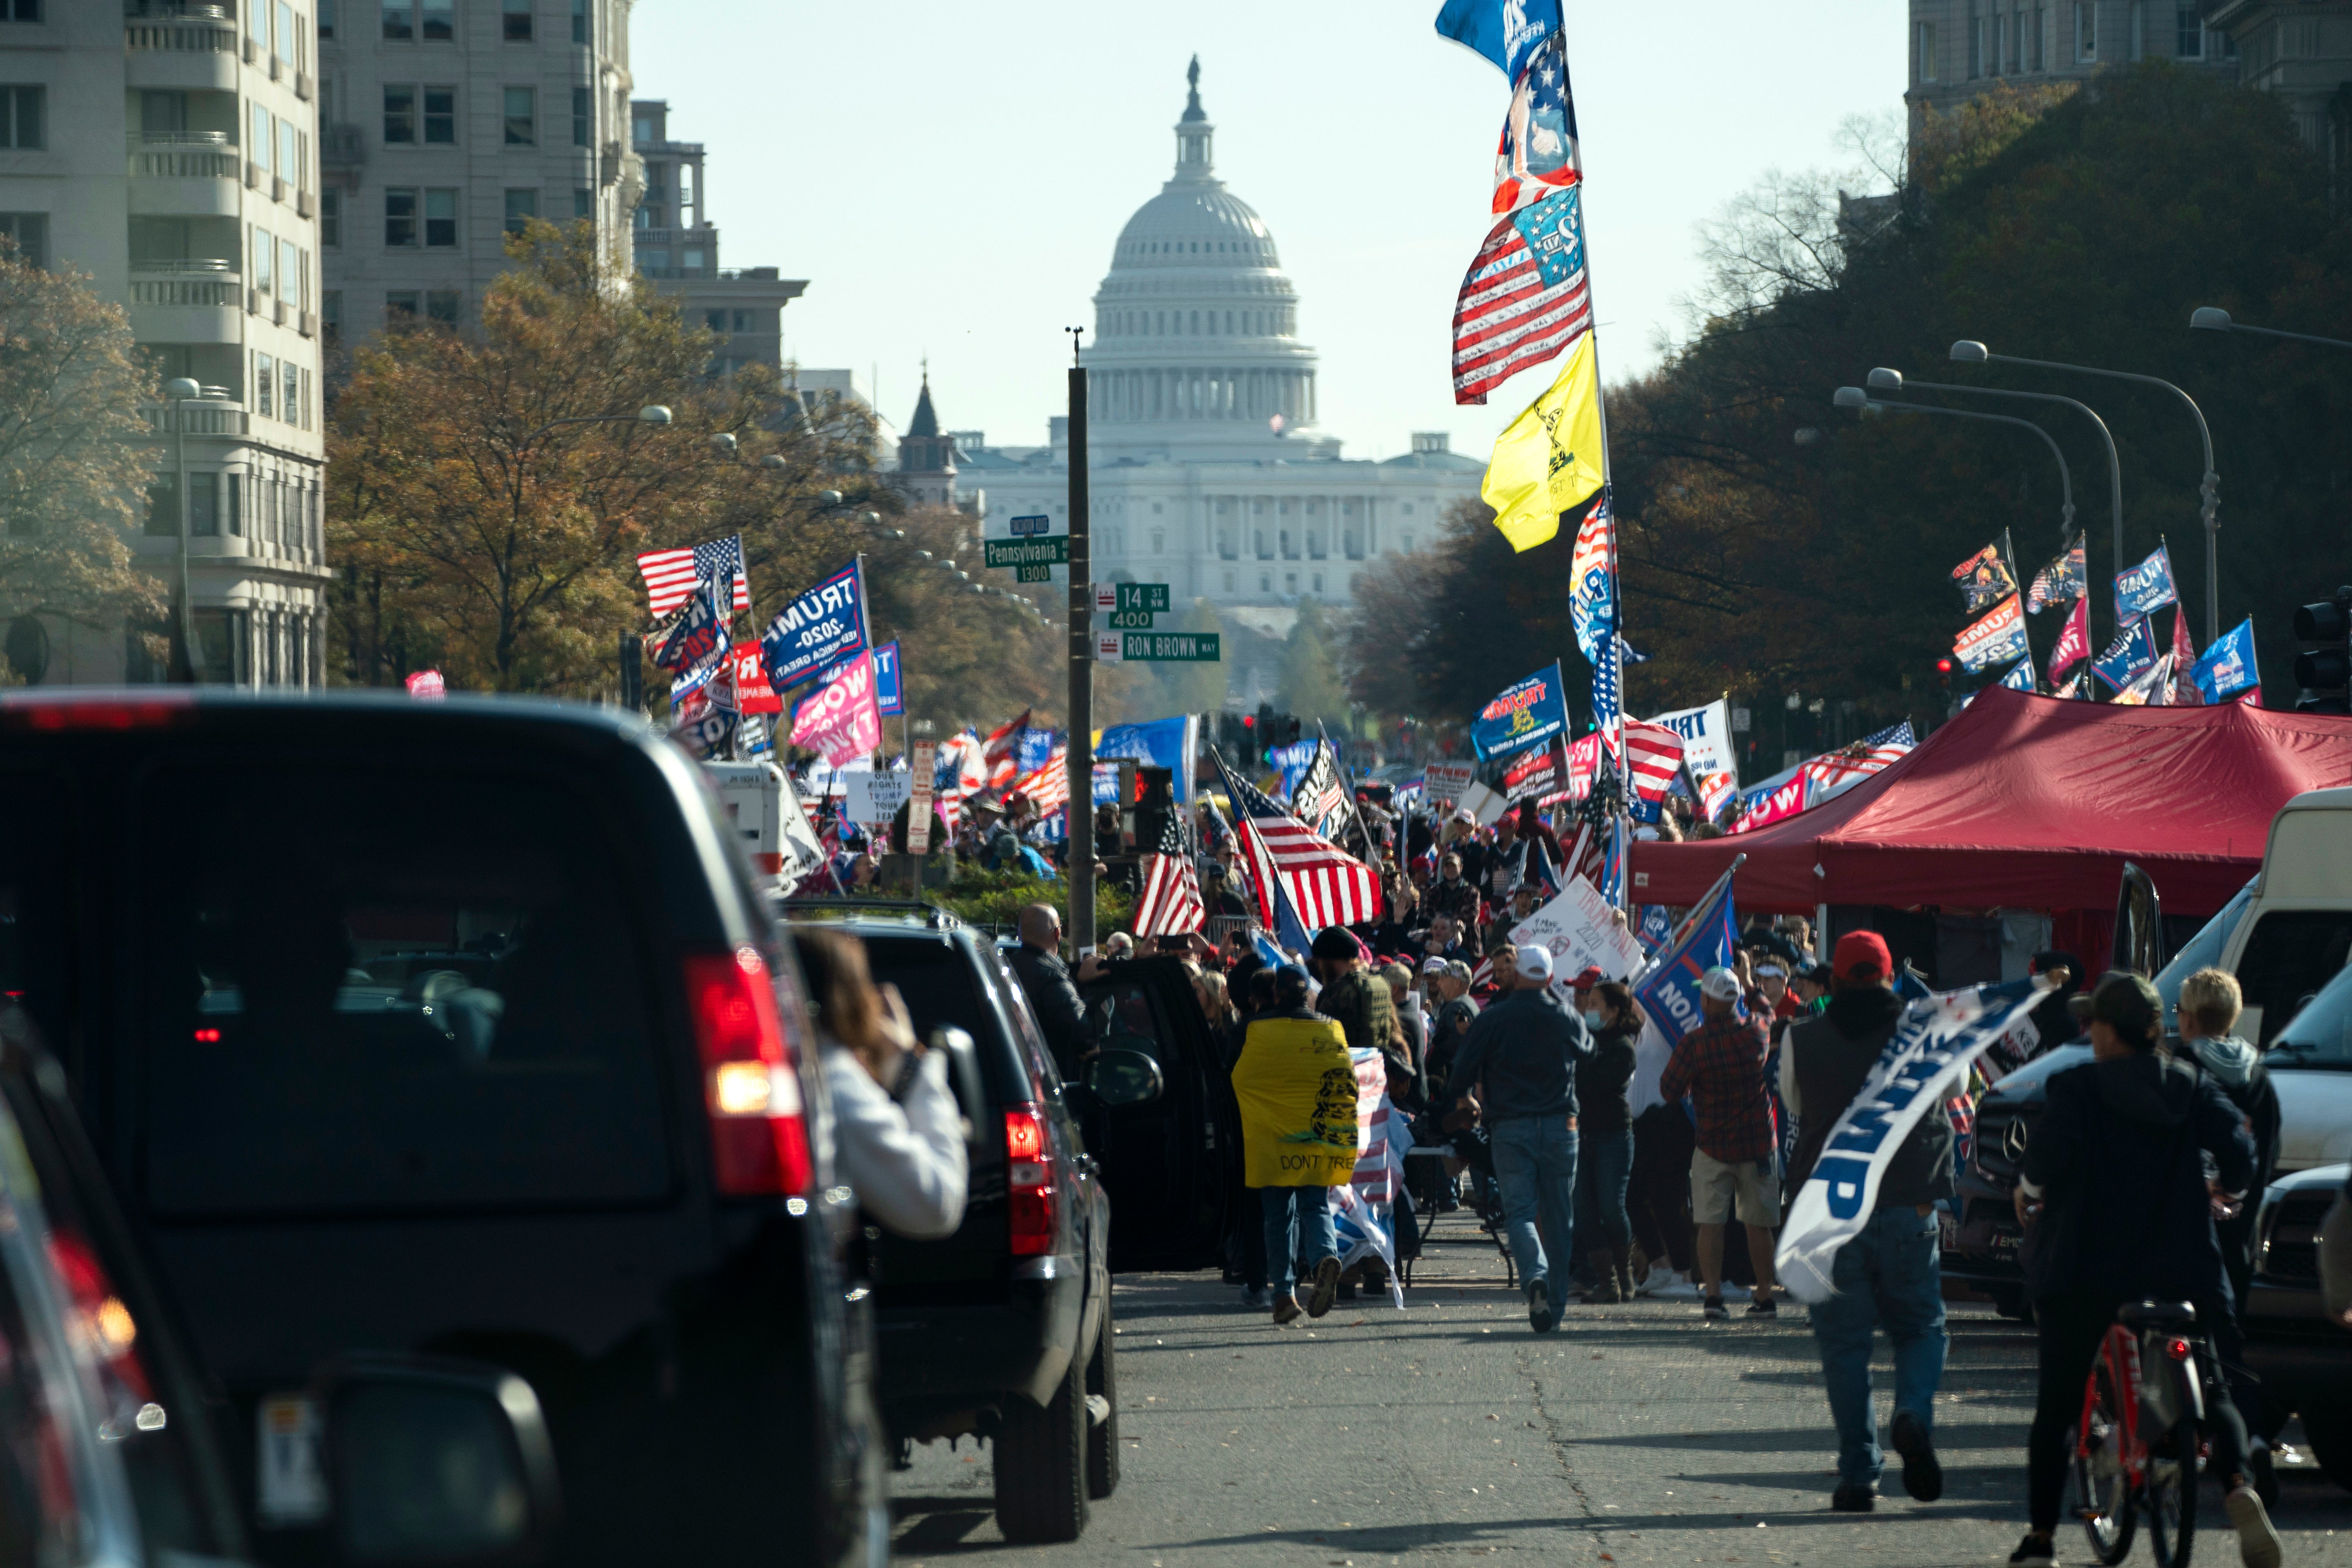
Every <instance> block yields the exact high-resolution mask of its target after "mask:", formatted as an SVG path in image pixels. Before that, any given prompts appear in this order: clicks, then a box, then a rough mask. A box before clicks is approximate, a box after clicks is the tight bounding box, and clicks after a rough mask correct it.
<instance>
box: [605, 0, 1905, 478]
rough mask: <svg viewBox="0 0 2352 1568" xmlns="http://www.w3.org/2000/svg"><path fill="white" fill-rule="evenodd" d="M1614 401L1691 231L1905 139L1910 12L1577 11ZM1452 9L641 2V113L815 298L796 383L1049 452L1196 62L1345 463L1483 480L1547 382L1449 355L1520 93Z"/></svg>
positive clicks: (721, 206) (803, 326) (1678, 323)
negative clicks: (1871, 144) (1401, 463)
mask: <svg viewBox="0 0 2352 1568" xmlns="http://www.w3.org/2000/svg"><path fill="white" fill-rule="evenodd" d="M1568 9H1569V16H1570V22H1569V39H1568V43H1569V63H1570V71H1571V72H1572V74H1573V77H1574V80H1575V88H1576V101H1577V119H1578V124H1579V130H1580V134H1581V139H1582V145H1583V153H1584V169H1585V176H1586V179H1587V182H1588V185H1587V190H1588V195H1587V197H1586V214H1587V219H1586V223H1587V239H1588V243H1589V245H1590V247H1591V268H1592V285H1593V300H1594V308H1595V312H1596V315H1597V317H1598V319H1599V321H1600V322H1601V353H1602V361H1601V363H1602V366H1603V373H1604V374H1605V375H1606V376H1607V377H1608V378H1609V379H1611V380H1612V381H1613V380H1616V379H1619V378H1621V377H1622V376H1624V375H1626V374H1630V373H1632V372H1634V371H1638V370H1641V369H1644V368H1647V367H1648V366H1650V365H1652V364H1654V363H1656V359H1657V351H1656V349H1655V347H1654V341H1655V340H1656V338H1657V337H1658V335H1659V334H1660V333H1661V332H1662V331H1663V332H1666V333H1669V334H1673V335H1676V336H1679V335H1680V334H1681V333H1682V331H1683V330H1684V321H1683V317H1682V314H1681V312H1680V311H1679V310H1677V309H1676V306H1675V300H1676V299H1677V297H1679V296H1682V295H1685V294H1687V293H1689V292H1690V291H1691V290H1692V289H1694V287H1695V286H1696V283H1697V281H1698V264H1697V260H1696V248H1697V247H1696V239H1695V237H1694V235H1693V226H1694V225H1695V224H1696V223H1697V222H1698V221H1699V220H1701V219H1702V218H1705V217H1706V216H1710V215H1712V214H1713V213H1715V212H1716V211H1717V209H1718V208H1719V207H1720V206H1721V205H1723V203H1724V202H1725V201H1726V200H1727V198H1728V197H1730V196H1731V195H1734V194H1735V193H1737V192H1738V191H1739V190H1741V189H1743V188H1745V187H1746V186H1748V184H1751V183H1752V182H1753V181H1754V180H1755V179H1756V178H1757V177H1758V176H1759V174H1762V173H1764V172H1765V171H1766V170H1767V169H1769V168H1772V167H1775V166H1778V167H1780V168H1782V169H1786V170H1790V171H1795V170H1799V169H1804V168H1809V167H1824V168H1841V167H1843V166H1845V165H1846V164H1847V163H1849V162H1850V160H1849V158H1848V157H1847V156H1846V155H1845V154H1844V153H1841V152H1840V151H1839V150H1838V149H1837V147H1836V146H1835V144H1834V142H1833V138H1834V135H1835V132H1836V131H1837V127H1838V125H1839V123H1840V122H1841V121H1843V120H1844V119H1845V118H1846V117H1847V116H1849V115H1852V114H1858V113H1859V114H1884V113H1886V112H1888V111H1890V110H1899V109H1900V107H1901V99H1902V91H1903V85H1904V72H1905V52H1904V26H1905V22H1904V7H1903V6H1902V5H1898V4H1896V3H1895V0H1826V3H1825V4H1820V5H1811V6H1801V7H1797V8H1795V9H1790V8H1788V7H1772V6H1759V5H1755V4H1754V3H1753V0H1676V3H1675V4H1672V5H1660V4H1655V3H1652V4H1646V5H1597V4H1589V3H1587V0H1569V6H1568ZM1436 12H1437V0H1364V3H1360V4H1356V5H1347V6H1339V5H1328V4H1326V5H1316V6H1309V5H1299V4H1295V3H1286V0H1271V3H1269V0H1255V3H1251V0H1190V3H1188V4H1177V5H1134V4H1105V3H1103V0H1092V3H1090V4H1078V3H1076V0H997V3H995V4H973V3H971V0H961V3H958V4H946V3H944V0H891V3H880V0H869V3H866V4H844V3H841V0H788V3H785V4H778V3H777V0H637V5H636V9H635V25H634V26H633V28H632V30H631V40H630V47H631V53H632V60H631V68H632V71H633V73H634V75H635V80H636V86H635V92H636V96H638V97H640V98H666V99H667V100H669V103H670V119H669V124H670V134H671V135H672V136H673V137H675V138H677V139H678V140H680V141H689V142H704V143H706V144H707V145H708V146H709V149H710V159H709V186H710V192H711V196H712V200H711V205H710V212H711V215H712V217H713V219H714V221H715V222H717V223H718V225H719V229H720V259H721V261H722V262H723V263H724V264H725V265H727V266H730V267H747V266H765V265H769V264H773V265H776V266H778V267H781V268H782V269H783V275H784V276H785V277H787V278H804V279H808V285H809V286H808V292H807V293H806V294H805V295H803V297H802V298H801V299H799V300H796V301H794V302H793V304H791V305H790V306H788V307H786V309H785V310H784V352H785V353H786V355H787V356H789V357H793V358H797V359H798V360H799V361H800V362H801V363H803V364H807V365H825V366H837V365H849V366H852V367H854V368H855V369H856V371H857V373H858V374H859V376H860V378H861V379H863V378H865V377H866V376H867V375H869V374H872V373H873V371H874V370H875V368H876V367H877V366H878V369H879V375H880V395H881V403H882V407H883V412H884V413H885V414H886V415H887V416H889V417H890V418H891V419H893V420H894V421H896V422H898V423H899V424H901V425H903V424H904V423H905V422H906V419H907V416H908V413H909V411H910V410H911V409H912V407H913V405H914V396H915V388H916V380H917V374H918V364H919V361H920V359H921V358H922V356H923V355H925V354H926V353H928V354H929V356H930V366H931V381H932V395H933V397H934V399H935V400H936V401H937V404H938V406H939V409H940V417H941V419H942V420H943V421H945V423H946V424H947V425H948V426H950V427H951V428H957V429H981V430H984V431H986V432H987V434H988V437H989V439H990V440H991V441H992V442H993V443H1000V444H1011V445H1032V444H1034V443H1037V442H1039V441H1042V440H1043V439H1045V419H1046V416H1048V415H1049V414H1052V413H1055V412H1058V411H1059V409H1060V407H1061V401H1062V397H1063V376H1062V367H1063V366H1065V365H1066V364H1067V363H1068V360H1069V340H1068V338H1067V337H1066V336H1065V335H1064V334H1063V332H1062V329H1063V328H1064V327H1066V326H1076V325H1078V324H1081V323H1086V324H1087V325H1089V327H1090V326H1091V323H1092V321H1093V310H1092V305H1091V300H1092V299H1093V295H1094V290H1095V289H1096V287H1097V284H1098V283H1099V282H1100V281H1101V279H1102V275H1103V273H1104V272H1105V271H1106V270H1108V268H1109V265H1110V253H1111V246H1112V242H1113V241H1114V240H1115V239H1116V238H1117V237H1118V231H1119V229H1120V227H1121V226H1123V225H1124V224H1125V223H1126V221H1127V219H1128V216H1129V215H1130V214H1131V213H1132V212H1133V211H1134V210H1135V209H1136V208H1137V207H1138V206H1139V205H1142V204H1143V203H1144V202H1145V201H1146V200H1148V199H1150V197H1151V196H1152V195H1155V194H1157V192H1158V191H1159V189H1160V184H1161V183H1162V182H1164V181H1165V180H1166V179H1167V178H1168V174H1169V172H1170V170H1171V167H1172V166H1173V164H1174V162H1175V138H1174V135H1173V134H1172V132H1171V128H1172V127H1173V125H1174V124H1175V121H1176V117H1177V115H1178V114H1179V113H1181V111H1182V110H1183V107H1184V74H1183V73H1184V65H1185V62H1186V60H1187V59H1188V58H1191V56H1192V55H1193V54H1194V53H1196V52H1197V53H1198V54H1199V55H1200V57H1201V96H1202V103H1203V105H1204V106H1205V107H1206V109H1207V110H1208V112H1209V118H1210V120H1211V121H1213V123H1214V124H1215V126H1216V132H1217V134H1216V146H1215V157H1216V167H1217V174H1218V175H1219V176H1220V177H1221V178H1222V179H1223V180H1224V182H1225V184H1226V185H1227V187H1228V188H1229V189H1230V190H1232V191H1233V192H1234V195H1238V196H1240V197H1241V198H1242V199H1243V200H1244V201H1246V202H1248V203H1250V204H1251V205H1253V206H1254V207H1255V208H1256V209H1257V212H1258V215H1259V216H1261V217H1263V218H1264V219H1265V222H1266V225H1267V226H1268V227H1269V228H1270V229H1271V230H1272V231H1273V233H1274V237H1275V240H1276V245H1277V246H1278V247H1279V249H1280V252H1281V258H1282V265H1283V268H1284V270H1285V271H1286V272H1287V273H1288V274H1289V276H1290V278H1291V279H1292V281H1293V283H1294V284H1296V286H1297V289H1298V292H1299V296H1300V307H1299V331H1300V335H1301V337H1303V338H1304V339H1305V340H1306V341H1307V342H1309V343H1311V344H1313V345H1314V346H1315V347H1316V349H1318V351H1319V352H1320V353H1321V355H1322V364H1321V374H1320V380H1319V383H1318V385H1319V396H1320V407H1321V428H1322V429H1323V430H1324V431H1325V432H1327V433H1329V434H1332V435H1337V436H1339V437H1343V438H1344V439H1345V440H1346V441H1347V443H1348V446H1347V455H1348V456H1350V457H1376V456H1378V457H1387V456H1393V455H1395V454H1396V453H1397V452H1399V451H1402V450H1403V449H1404V447H1405V445H1406V439H1407V436H1408V434H1409V433H1410V432H1412V431H1414V430H1444V431H1449V432H1451V434H1452V436H1453V437H1454V448H1455V449H1456V450H1457V451H1467V452H1472V453H1475V454H1476V455H1478V456H1480V457H1482V458H1483V457H1484V456H1485V454H1486V450H1487V448H1488V447H1489V446H1490V445H1491V444H1492V442H1493V438H1494V436H1495V433H1496V431H1498V430H1499V429H1500V428H1501V427H1502V426H1503V425H1504V424H1506V423H1507V422H1508V421H1509V419H1510V418H1511V417H1512V416H1514V415H1515V414H1517V412H1518V410H1519V409H1520V408H1522V407H1523V406H1525V405H1526V404H1527V403H1528V402H1529V401H1530V400H1532V399H1533V398H1534V397H1535V395H1537V393H1538V392H1540V391H1541V390H1543V388H1544V386H1545V385H1547V384H1549V372H1546V371H1531V372H1526V373H1522V374H1521V375H1520V376H1519V377H1518V378H1517V380H1515V381H1513V382H1510V383H1508V384H1506V385H1504V386H1503V387H1502V388H1500V389H1499V390H1498V391H1496V393H1495V394H1493V398H1494V401H1493V402H1492V403H1491V404H1490V405H1487V406H1486V407H1483V408H1479V407H1473V408H1456V407H1455V406H1454V403H1453V400H1452V394H1451V389H1450V386H1449V384H1448V379H1447V362H1448V353H1449V350H1448V341H1447V334H1448V330H1449V326H1450V323H1451V321H1452V317H1453V308H1454V292H1455V290H1456V289H1458V288H1459V286H1460V284H1461V279H1462V273H1463V271H1464V269H1465V267H1466V266H1467V265H1468V263H1469V260H1470V258H1471V256H1472V254H1473V253H1474V252H1475V250H1476V249H1477V247H1478V244H1479V241H1480V240H1481V239H1482V238H1483V237H1485V235H1486V228H1487V226H1488V223H1489V219H1488V218H1487V216H1486V202H1487V197H1488V193H1489V189H1490V187H1491V184H1492V180H1493V170H1494V152H1495V143H1496V136H1497V134H1498V132H1499V131H1500V129H1501V125H1502V119H1503V112H1504V109H1505V107H1506V100H1507V91H1506V89H1505V85H1504V82H1503V79H1502V75H1501V73H1500V72H1498V71H1496V69H1495V68H1493V67H1492V66H1490V65H1488V64H1487V63H1486V61H1484V60H1482V59H1480V58H1477V57H1475V56H1474V55H1472V54H1470V53H1469V52H1468V51H1466V50H1465V49H1463V48H1461V47H1458V46H1456V45H1454V44H1452V43H1449V42H1447V41H1446V40H1444V39H1442V38H1440V37H1437V35H1436V33H1435V31H1434V30H1433V28H1432V26H1431V21H1432V18H1433V17H1434V16H1435V15H1436Z"/></svg>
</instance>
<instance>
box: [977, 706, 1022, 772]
mask: <svg viewBox="0 0 2352 1568" xmlns="http://www.w3.org/2000/svg"><path fill="white" fill-rule="evenodd" d="M1029 712H1030V710H1028V709H1026V708H1024V709H1023V710H1021V717H1019V718H1018V719H1015V720H1013V721H1012V722H1011V723H1009V724H1004V725H1001V726H999V727H998V728H996V729H994V730H991V731H989V732H988V740H987V742H985V743H984V744H983V745H982V747H981V756H982V760H983V761H984V762H985V763H986V764H987V767H988V782H989V784H991V785H992V786H994V785H998V784H1011V783H1012V782H1013V776H1014V775H1015V774H1017V773H1020V771H1021V737H1022V732H1023V731H1025V730H1027V729H1028V728H1029Z"/></svg>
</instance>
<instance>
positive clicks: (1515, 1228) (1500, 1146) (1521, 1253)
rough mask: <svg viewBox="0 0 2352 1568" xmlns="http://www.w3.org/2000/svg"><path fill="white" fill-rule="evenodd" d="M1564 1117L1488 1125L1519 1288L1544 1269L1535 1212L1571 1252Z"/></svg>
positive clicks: (1571, 1167)
mask: <svg viewBox="0 0 2352 1568" xmlns="http://www.w3.org/2000/svg"><path fill="white" fill-rule="evenodd" d="M1567 1121H1568V1117H1567V1116H1566V1115H1565V1114H1561V1115H1558V1116H1514V1117H1511V1118H1509V1119H1507V1120H1506V1121H1496V1122H1494V1123H1492V1124H1491V1126H1490V1127H1489V1131H1491V1132H1492V1133H1493V1135H1494V1140H1495V1179H1496V1181H1497V1182H1499V1183H1500V1184H1502V1188H1503V1229H1504V1231H1505V1233H1506V1234H1507V1235H1508V1236H1509V1237H1510V1242H1511V1258H1512V1260H1513V1261H1514V1262H1516V1263H1517V1265H1518V1268H1519V1283H1520V1284H1521V1285H1522V1286H1528V1285H1533V1284H1534V1283H1535V1282H1536V1281H1537V1280H1538V1279H1544V1278H1545V1277H1546V1276H1547V1274H1548V1272H1549V1266H1548V1264H1547V1261H1546V1259H1545V1258H1544V1247H1543V1239H1542V1237H1538V1235H1537V1234H1536V1215H1537V1214H1538V1211H1540V1212H1541V1213H1542V1215H1543V1217H1544V1224H1545V1225H1546V1226H1548V1227H1549V1229H1550V1231H1551V1234H1552V1239H1553V1240H1554V1241H1556V1242H1558V1243H1559V1247H1560V1250H1561V1252H1562V1253H1563V1254H1564V1255H1565V1257H1567V1258H1573V1257H1575V1256H1576V1130H1575V1129H1574V1128H1572V1127H1570V1126H1568V1125H1567Z"/></svg>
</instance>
